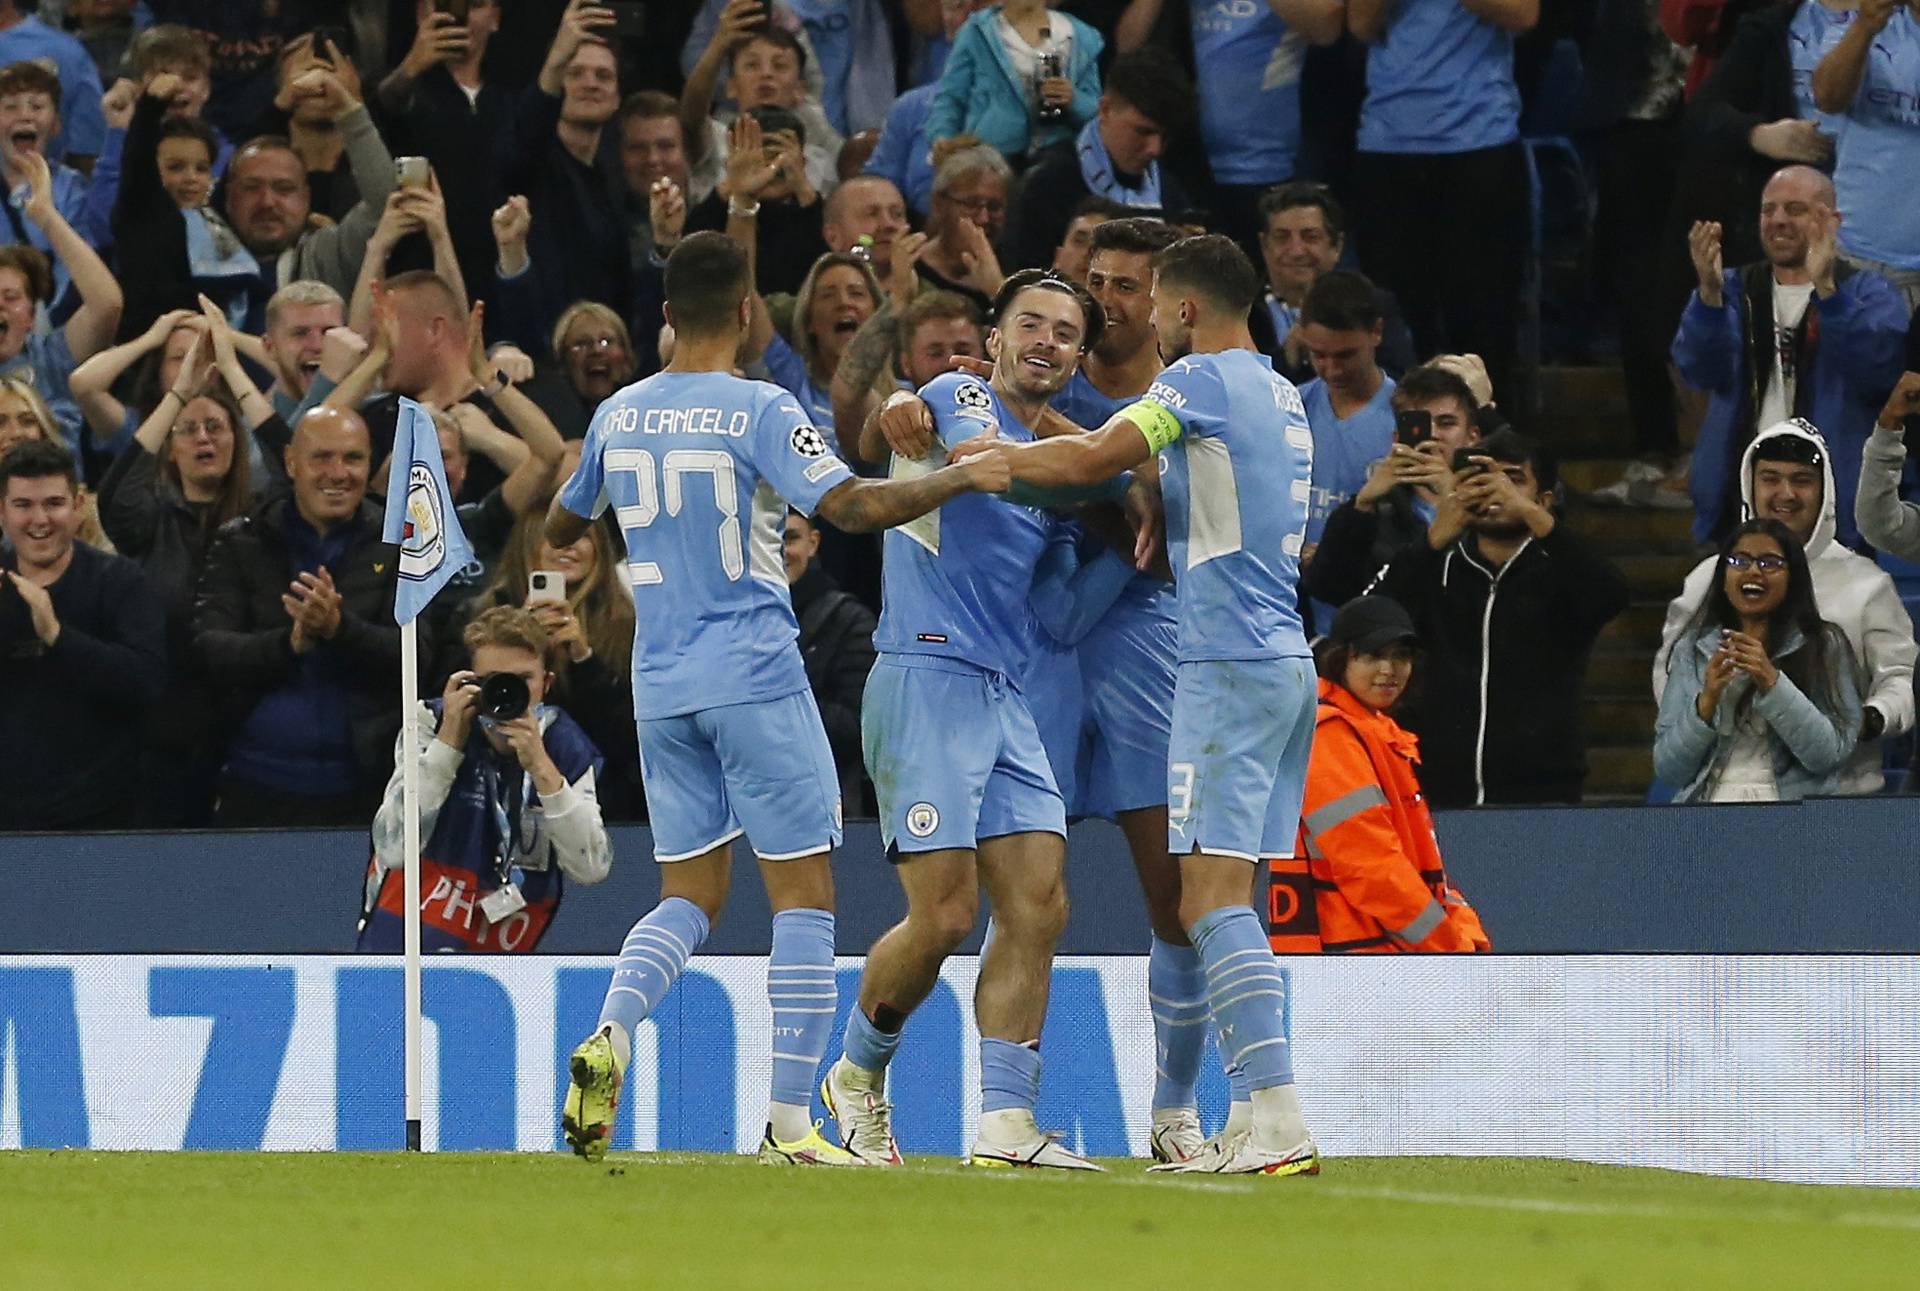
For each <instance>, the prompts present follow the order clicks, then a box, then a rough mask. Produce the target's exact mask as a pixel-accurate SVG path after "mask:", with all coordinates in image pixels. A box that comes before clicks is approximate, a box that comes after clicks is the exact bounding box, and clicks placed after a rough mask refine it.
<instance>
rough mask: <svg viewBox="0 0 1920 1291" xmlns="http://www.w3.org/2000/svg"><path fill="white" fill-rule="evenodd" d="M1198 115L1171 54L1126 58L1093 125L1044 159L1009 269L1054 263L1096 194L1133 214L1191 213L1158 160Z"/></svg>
mask: <svg viewBox="0 0 1920 1291" xmlns="http://www.w3.org/2000/svg"><path fill="white" fill-rule="evenodd" d="M1192 115H1193V83H1192V82H1191V81H1190V80H1188V79H1187V74H1186V72H1184V71H1183V70H1181V67H1180V64H1179V62H1178V61H1177V60H1175V59H1174V58H1173V57H1172V56H1171V55H1170V54H1168V53H1166V52H1165V51H1164V50H1159V49H1139V50H1135V51H1134V52H1133V53H1130V54H1122V55H1121V56H1120V57H1119V58H1116V59H1115V60H1114V61H1113V67H1112V69H1111V70H1110V71H1109V72H1108V73H1107V84H1106V88H1105V90H1104V91H1103V92H1102V93H1101V95H1100V104H1099V108H1098V110H1097V111H1096V113H1095V115H1094V117H1093V119H1092V120H1091V121H1088V122H1087V123H1086V125H1084V126H1082V127H1081V129H1080V133H1079V134H1078V135H1077V136H1076V137H1075V138H1072V139H1069V140H1067V141H1065V142H1063V143H1060V144H1056V145H1055V146H1053V147H1051V148H1048V149H1046V150H1045V151H1043V152H1041V153H1039V154H1038V155H1037V156H1036V157H1035V159H1034V163H1033V169H1032V170H1030V171H1029V172H1028V173H1027V179H1026V183H1025V185H1024V186H1022V188H1021V190H1020V200H1019V203H1018V205H1017V206H1016V207H1015V208H1014V213H1013V221H1012V231H1011V234H1010V241H1009V247H1008V250H1009V251H1010V252H1011V254H1010V255H1008V256H1005V257H1003V259H1004V260H1005V262H1006V265H1007V268H1008V269H1009V270H1010V271H1011V270H1013V269H1016V268H1020V269H1026V268H1033V267H1037V266H1039V265H1045V264H1050V263H1052V261H1053V251H1054V248H1055V247H1057V246H1059V245H1060V243H1061V242H1062V241H1063V240H1064V239H1065V237H1066V233H1067V226H1068V225H1069V224H1071V223H1072V222H1073V216H1074V212H1075V210H1076V209H1077V208H1078V207H1079V205H1080V203H1081V202H1083V201H1084V200H1086V198H1087V197H1088V196H1089V195H1091V196H1094V197H1099V198H1104V199H1105V200H1107V201H1110V202H1113V203H1115V204H1116V205H1118V206H1123V207H1126V208H1128V213H1129V214H1133V215H1157V214H1159V213H1160V212H1161V211H1180V210H1185V209H1187V208H1188V207H1189V206H1191V205H1192V203H1191V202H1190V201H1189V199H1188V195H1187V193H1186V191H1185V190H1184V189H1183V188H1182V187H1181V185H1180V181H1179V180H1178V179H1176V178H1175V177H1174V176H1173V175H1172V174H1171V173H1169V172H1168V171H1166V170H1165V168H1163V167H1162V166H1161V164H1160V158H1161V156H1162V155H1163V154H1164V153H1165V151H1166V146H1167V138H1168V136H1169V135H1171V134H1173V133H1175V132H1177V131H1178V130H1179V129H1180V128H1181V127H1182V125H1184V124H1185V123H1186V121H1187V120H1188V118H1190V117H1191V116H1192Z"/></svg>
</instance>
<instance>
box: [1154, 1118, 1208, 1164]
mask: <svg viewBox="0 0 1920 1291" xmlns="http://www.w3.org/2000/svg"><path fill="white" fill-rule="evenodd" d="M1206 1142H1207V1140H1206V1136H1205V1135H1204V1134H1202V1133H1201V1132H1200V1113H1199V1112H1198V1111H1196V1110H1195V1109H1194V1108H1191V1107H1160V1108H1155V1109H1154V1113H1153V1129H1152V1131H1151V1132H1150V1133H1149V1135H1148V1137H1147V1143H1148V1145H1149V1147H1151V1149H1152V1151H1153V1159H1154V1160H1155V1161H1159V1162H1162V1163H1172V1162H1179V1161H1191V1160H1192V1159H1193V1158H1194V1157H1195V1156H1198V1155H1199V1153H1200V1149H1201V1148H1203V1147H1205V1146H1206Z"/></svg>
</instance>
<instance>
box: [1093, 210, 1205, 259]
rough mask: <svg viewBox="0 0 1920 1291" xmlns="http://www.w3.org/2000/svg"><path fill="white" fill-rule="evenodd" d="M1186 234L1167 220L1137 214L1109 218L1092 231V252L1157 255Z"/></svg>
mask: <svg viewBox="0 0 1920 1291" xmlns="http://www.w3.org/2000/svg"><path fill="white" fill-rule="evenodd" d="M1185 236H1186V235H1185V234H1184V233H1182V232H1180V230H1179V229H1176V228H1174V227H1173V225H1171V224H1169V223H1167V222H1166V221H1165V220H1156V219H1153V218H1151V217H1149V216H1144V215H1134V216H1130V217H1128V218H1126V219H1123V220H1108V221H1107V222H1106V223H1105V224H1102V225H1100V226H1099V227H1097V228H1095V229H1094V231H1093V244H1092V247H1091V252H1092V254H1094V255H1098V254H1100V252H1102V251H1118V252H1121V253H1122V254H1124V255H1136V256H1157V255H1159V254H1160V253H1161V252H1162V251H1165V250H1166V249H1167V248H1168V247H1170V246H1172V245H1173V244H1174V243H1176V242H1178V241H1179V240H1180V239H1181V238H1183V237H1185Z"/></svg>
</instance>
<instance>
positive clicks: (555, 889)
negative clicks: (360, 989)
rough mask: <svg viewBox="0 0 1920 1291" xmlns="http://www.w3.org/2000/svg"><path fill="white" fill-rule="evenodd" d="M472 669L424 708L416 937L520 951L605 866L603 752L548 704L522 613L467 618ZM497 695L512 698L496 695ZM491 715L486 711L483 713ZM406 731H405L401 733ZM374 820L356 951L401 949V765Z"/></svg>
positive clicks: (537, 652) (538, 636) (527, 616)
mask: <svg viewBox="0 0 1920 1291" xmlns="http://www.w3.org/2000/svg"><path fill="white" fill-rule="evenodd" d="M466 644H467V649H468V651H469V652H470V653H471V655H472V665H473V666H472V668H471V669H470V670H467V671H462V672H456V673H454V674H453V676H452V677H451V678H449V679H448V681H447V689H446V693H445V694H443V695H442V696H441V697H440V698H439V699H437V700H432V701H430V702H428V703H427V704H426V705H424V707H425V709H426V711H425V712H424V713H422V714H421V721H420V723H419V725H418V727H417V730H418V738H419V740H420V741H421V744H420V747H419V748H418V749H416V750H414V751H413V756H415V757H417V758H418V759H419V764H420V829H421V832H422V834H424V835H425V837H426V842H425V844H424V845H423V846H422V847H421V855H420V891H421V898H420V944H421V947H422V948H423V949H424V950H426V951H428V952H429V953H431V952H434V951H461V950H465V951H484V952H488V953H499V952H509V953H519V954H525V953H527V952H530V951H532V950H534V949H535V948H536V947H537V946H538V945H539V944H540V938H541V937H542V936H544V935H545V933H546V931H547V928H548V926H549V925H550V924H551V923H552V922H553V916H554V915H555V914H556V913H557V912H558V911H559V909H560V898H561V896H562V895H563V890H564V888H565V880H566V879H572V880H573V881H574V882H576V883H598V882H599V881H600V880H601V879H604V878H605V877H607V872H608V870H609V869H611V868H612V864H613V843H612V841H611V840H610V839H609V838H608V837H607V830H606V826H605V825H604V824H602V823H601V820H600V800H599V796H598V794H597V792H596V790H595V787H594V785H595V781H596V780H597V779H598V777H599V774H600V766H601V757H600V752H599V750H598V749H596V748H594V746H593V741H592V740H590V739H588V738H587V735H586V732H584V731H582V730H581V729H580V727H579V726H578V724H576V723H575V722H574V720H573V719H572V718H571V717H569V716H567V715H566V714H565V713H563V712H561V711H560V710H559V709H557V708H555V707H553V706H552V705H550V704H546V703H543V702H542V700H544V699H545V697H546V692H547V687H548V686H549V685H550V684H551V683H552V681H553V674H552V673H550V672H548V671H547V634H546V630H545V629H544V628H542V627H541V626H540V621H539V620H538V619H537V618H535V617H534V616H533V613H532V612H531V611H529V610H526V609H523V608H520V607H518V606H511V605H496V606H494V607H493V608H492V609H490V610H486V611H484V612H482V613H481V614H480V615H479V616H478V617H477V618H475V619H474V621H473V622H472V623H470V624H468V625H467V630H466ZM502 699H505V700H506V701H507V702H505V703H503V702H501V701H502ZM489 709H491V710H492V711H491V713H490V712H489ZM515 709H518V711H517V712H516V711H514V710H515ZM402 738H404V736H403V737H402ZM406 756H408V753H407V750H405V749H401V750H398V751H397V752H396V753H395V755H394V762H395V766H394V771H393V778H392V779H391V780H390V781H388V783H387V794H386V799H385V800H384V801H383V802H382V803H381V804H380V810H379V812H378V813H377V814H376V815H375V816H374V818H373V861H372V863H371V864H370V865H369V866H368V867H367V880H366V891H365V895H364V897H363V899H362V904H361V914H360V937H359V943H358V949H360V950H363V951H373V952H376V953H383V954H390V953H393V952H396V951H398V950H399V949H400V944H401V935H402V930H403V928H404V918H405V914H406V907H405V904H404V898H403V897H402V896H401V887H402V884H401V881H400V879H401V875H400V870H401V867H402V865H403V864H404V863H405V855H404V852H403V849H404V847H405V842H404V838H405V835H404V832H403V828H404V824H405V817H404V815H403V814H402V807H401V788H400V783H401V775H402V769H401V766H400V762H401V759H403V758H404V757H406Z"/></svg>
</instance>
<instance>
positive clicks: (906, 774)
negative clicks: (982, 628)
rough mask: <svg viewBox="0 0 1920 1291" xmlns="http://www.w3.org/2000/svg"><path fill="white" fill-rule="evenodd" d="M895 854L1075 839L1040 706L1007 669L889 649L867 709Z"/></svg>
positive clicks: (864, 716) (866, 726) (872, 760)
mask: <svg viewBox="0 0 1920 1291" xmlns="http://www.w3.org/2000/svg"><path fill="white" fill-rule="evenodd" d="M860 733H861V737H862V741H861V742H862V743H863V744H864V746H865V748H866V756H867V774H868V775H870V776H872V777H873V788H874V794H875V796H876V797H877V798H878V799H879V800H880V837H881V839H882V840H883V841H884V842H885V843H886V845H887V849H888V852H889V854H891V855H894V856H895V859H898V858H899V856H900V855H902V854H906V855H911V854H912V853H915V852H933V851H941V850H945V849H948V848H961V849H972V848H974V847H976V846H978V844H979V842H980V840H981V839H983V838H997V837H999V836H1001V835H1003V834H1027V833H1051V834H1059V835H1061V836H1062V837H1065V835H1066V832H1067V812H1066V804H1065V803H1064V802H1062V801H1061V798H1060V790H1059V788H1058V787H1057V786H1056V784H1055V782H1054V778H1053V769H1052V768H1051V767H1050V766H1049V765H1048V764H1047V753H1046V749H1045V748H1044V747H1042V745H1041V743H1040V732H1039V730H1038V728H1037V727H1035V725H1034V722H1033V714H1032V713H1031V712H1030V711H1029V710H1028V708H1027V702H1026V700H1025V699H1023V698H1022V697H1021V694H1020V692H1019V691H1018V690H1017V689H1015V688H1014V686H1013V685H1012V684H1011V683H1010V682H1008V680H1007V679H1006V678H1005V677H1003V676H1001V675H999V674H998V673H989V672H985V671H982V670H981V669H979V668H975V667H974V666H972V665H971V664H967V663H962V662H961V661H959V660H957V659H945V658H939V657H936V656H933V655H910V656H902V655H885V654H883V655H881V656H880V660H879V662H878V663H876V664H874V666H873V671H872V673H870V674H869V675H868V677H867V692H866V701H865V704H864V705H863V707H862V708H861V712H860Z"/></svg>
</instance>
